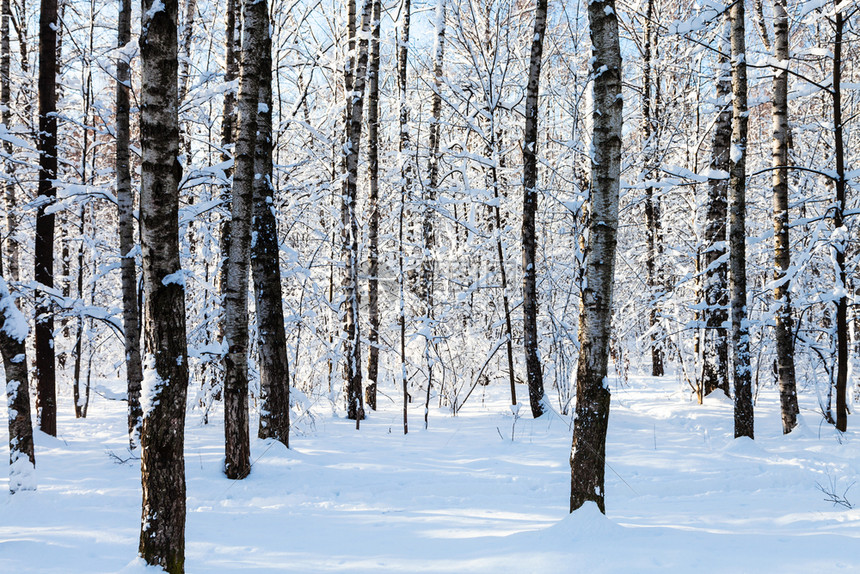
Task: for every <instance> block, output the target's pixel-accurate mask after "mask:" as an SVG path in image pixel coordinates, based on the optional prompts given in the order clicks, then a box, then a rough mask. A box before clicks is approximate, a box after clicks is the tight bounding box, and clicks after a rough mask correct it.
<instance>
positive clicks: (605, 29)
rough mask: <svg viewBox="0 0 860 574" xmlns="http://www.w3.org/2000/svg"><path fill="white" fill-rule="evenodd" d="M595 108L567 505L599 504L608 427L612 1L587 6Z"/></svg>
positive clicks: (615, 94)
mask: <svg viewBox="0 0 860 574" xmlns="http://www.w3.org/2000/svg"><path fill="white" fill-rule="evenodd" d="M588 20H589V23H590V30H591V43H592V58H591V71H592V74H593V76H594V86H593V93H594V98H593V101H594V110H593V112H592V120H593V134H592V149H593V150H594V151H593V158H592V163H591V194H590V195H591V197H590V203H589V221H588V239H587V242H588V243H587V247H586V261H585V276H584V285H583V289H582V304H581V307H580V315H579V343H580V352H579V365H578V367H577V373H576V417H575V422H574V427H573V448H572V450H571V454H570V469H571V489H570V511H571V512H573V511H574V510H576V509H577V508H579V507H581V506H582V505H583V504H585V502H586V501H589V500H590V501H593V502H595V503H596V504H597V506H598V508H599V509H600V511H601V512H604V513H605V512H606V506H605V502H604V481H603V479H604V472H605V465H606V432H607V429H608V425H609V400H610V392H609V384H608V381H607V363H608V360H609V338H610V334H611V329H610V325H611V320H612V276H613V272H614V269H615V246H616V233H617V230H618V194H619V186H620V178H621V124H622V119H623V118H622V112H623V102H622V99H621V48H620V44H619V40H618V20H617V17H616V13H615V2H614V0H605V1H604V2H592V3H591V4H589V5H588Z"/></svg>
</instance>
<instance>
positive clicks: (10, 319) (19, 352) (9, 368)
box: [0, 277, 36, 494]
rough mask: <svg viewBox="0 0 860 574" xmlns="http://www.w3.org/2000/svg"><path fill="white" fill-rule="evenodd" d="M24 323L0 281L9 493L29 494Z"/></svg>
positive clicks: (30, 435)
mask: <svg viewBox="0 0 860 574" xmlns="http://www.w3.org/2000/svg"><path fill="white" fill-rule="evenodd" d="M27 330H28V329H27V321H26V319H24V315H22V314H21V312H20V311H18V308H17V307H16V306H15V301H14V300H13V298H12V296H11V295H10V294H9V289H8V287H7V285H6V280H5V279H3V278H2V277H0V354H2V355H3V368H4V370H5V371H6V400H7V403H6V408H7V410H8V412H9V492H11V493H12V494H15V493H16V492H18V491H21V490H33V489H35V488H36V484H35V483H34V482H33V471H34V467H35V465H36V455H35V450H34V448H33V423H32V420H31V418H30V383H29V380H28V378H27V354H26V353H27V350H26V345H25V343H26V341H27Z"/></svg>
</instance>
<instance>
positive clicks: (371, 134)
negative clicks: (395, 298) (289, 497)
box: [364, 0, 382, 410]
mask: <svg viewBox="0 0 860 574" xmlns="http://www.w3.org/2000/svg"><path fill="white" fill-rule="evenodd" d="M381 4H382V3H381V1H380V0H374V1H373V23H372V25H371V27H372V28H371V39H370V68H369V70H368V73H367V78H368V86H367V90H368V92H367V162H368V178H369V180H370V189H369V194H368V209H369V210H370V220H369V221H368V227H367V243H368V251H369V253H368V260H369V264H370V265H369V267H370V269H369V273H370V277H369V278H368V280H367V305H368V311H367V315H368V317H367V318H368V322H369V323H370V332H369V333H368V335H367V340H368V349H367V354H368V359H367V380H368V384H367V387H366V388H365V390H364V399H365V401H366V402H367V406H368V407H370V408H371V409H373V410H376V394H377V393H376V388H377V378H378V377H379V36H380V27H381V22H380V18H381V12H382V6H381Z"/></svg>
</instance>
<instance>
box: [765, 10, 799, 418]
mask: <svg viewBox="0 0 860 574" xmlns="http://www.w3.org/2000/svg"><path fill="white" fill-rule="evenodd" d="M760 5H761V4H760V2H759V4H758V5H757V6H760ZM773 9H774V21H773V37H774V57H775V58H776V60H777V62H779V65H780V66H786V67H787V66H788V65H789V47H788V38H789V32H788V30H789V23H788V11H787V3H786V0H776V1H775V2H774V4H773ZM765 33H766V28H765ZM772 110H773V111H772V115H773V156H772V157H773V167H774V171H773V247H774V267H775V269H774V281H775V283H776V287H775V288H774V292H773V297H774V299H775V301H776V304H777V305H778V308H777V311H776V314H775V317H774V320H775V331H776V362H777V376H778V378H779V402H780V407H781V412H782V432H784V433H786V434H788V433H790V432H791V429H793V428H794V427H795V426H796V425H797V415H798V413H799V412H800V409H799V408H798V405H797V384H796V382H795V373H794V340H793V339H794V333H793V331H792V317H791V294H790V291H789V287H790V282H791V277H789V276H788V270H789V268H790V267H791V243H790V242H789V239H788V229H789V216H788V215H789V214H788V142H789V130H790V129H791V128H790V127H789V124H788V72H785V71H780V70H775V71H774V77H773V106H772Z"/></svg>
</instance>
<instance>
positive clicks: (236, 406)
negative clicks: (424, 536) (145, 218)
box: [224, 0, 283, 479]
mask: <svg viewBox="0 0 860 574" xmlns="http://www.w3.org/2000/svg"><path fill="white" fill-rule="evenodd" d="M266 5H267V4H266V2H264V1H260V0H245V1H244V5H243V12H242V16H243V27H242V29H243V37H242V63H241V66H240V72H239V102H238V106H237V107H238V111H239V117H238V122H239V124H238V128H239V131H238V137H237V138H236V153H235V155H234V157H235V162H236V163H235V170H234V172H233V193H232V195H233V197H232V203H231V217H230V249H229V251H228V253H227V264H226V271H227V290H226V292H225V296H224V336H225V339H226V341H227V354H226V355H225V357H224V437H225V455H226V458H225V463H224V472H225V473H226V474H227V477H228V478H234V479H239V478H245V477H246V476H248V473H250V472H251V446H250V444H251V439H250V432H249V427H248V424H249V421H248V287H249V286H248V272H249V267H250V263H251V251H250V248H251V212H252V205H253V196H254V158H255V152H256V145H257V113H258V109H259V98H260V60H261V59H262V57H263V52H264V50H265V45H266V36H267V35H268V34H266V33H267V32H268V30H269V25H268V17H267V13H266ZM279 281H280V279H279ZM279 291H280V289H279ZM281 325H283V322H282V323H281ZM281 329H283V326H282V327H281Z"/></svg>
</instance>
